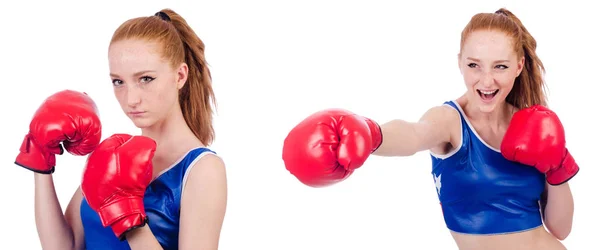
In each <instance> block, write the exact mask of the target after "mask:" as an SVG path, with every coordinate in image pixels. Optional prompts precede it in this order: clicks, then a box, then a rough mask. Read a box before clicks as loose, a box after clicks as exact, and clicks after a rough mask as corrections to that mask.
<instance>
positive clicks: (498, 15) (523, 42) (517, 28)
mask: <svg viewBox="0 0 600 250" xmlns="http://www.w3.org/2000/svg"><path fill="white" fill-rule="evenodd" d="M479 30H496V31H500V32H504V33H505V34H506V35H507V36H509V37H511V38H512V41H513V48H514V50H515V53H516V54H517V57H518V58H521V57H525V63H524V65H523V71H522V72H521V74H520V75H519V76H518V77H517V79H516V80H515V84H514V86H513V88H512V90H511V91H510V93H509V94H508V96H507V97H506V102H508V103H510V104H512V105H513V106H515V107H517V108H519V109H522V108H526V107H530V106H533V105H536V104H539V105H543V106H546V102H547V97H546V94H545V92H544V89H545V87H546V86H545V83H544V79H543V73H544V72H545V69H544V65H543V64H542V61H541V60H540V58H539V57H538V56H537V54H536V53H535V50H536V47H537V42H536V41H535V39H534V38H533V36H531V34H529V31H527V29H526V28H525V26H524V25H523V23H521V20H519V18H517V17H516V16H515V15H514V14H513V13H512V12H510V11H508V10H507V9H504V8H501V9H499V10H497V11H496V12H495V13H479V14H476V15H474V16H473V17H472V18H471V21H470V22H469V23H468V24H467V26H466V27H465V28H464V29H463V31H462V34H461V40H460V48H461V52H462V48H463V46H464V43H465V40H466V39H467V38H468V36H469V35H470V34H471V33H472V32H474V31H479Z"/></svg>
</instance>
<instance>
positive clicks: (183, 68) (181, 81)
mask: <svg viewBox="0 0 600 250" xmlns="http://www.w3.org/2000/svg"><path fill="white" fill-rule="evenodd" d="M188 73H189V69H188V66H187V64H186V63H181V64H180V65H179V67H178V68H177V80H176V82H177V89H181V88H183V86H184V85H185V83H186V82H187V78H188Z"/></svg>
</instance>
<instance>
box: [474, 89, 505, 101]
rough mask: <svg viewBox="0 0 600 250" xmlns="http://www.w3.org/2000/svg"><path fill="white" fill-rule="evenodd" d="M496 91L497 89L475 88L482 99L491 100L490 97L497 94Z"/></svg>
mask: <svg viewBox="0 0 600 250" xmlns="http://www.w3.org/2000/svg"><path fill="white" fill-rule="evenodd" d="M498 91H500V90H499V89H496V90H479V89H478V90H477V93H479V96H481V98H483V99H484V100H491V99H492V98H494V96H496V94H498Z"/></svg>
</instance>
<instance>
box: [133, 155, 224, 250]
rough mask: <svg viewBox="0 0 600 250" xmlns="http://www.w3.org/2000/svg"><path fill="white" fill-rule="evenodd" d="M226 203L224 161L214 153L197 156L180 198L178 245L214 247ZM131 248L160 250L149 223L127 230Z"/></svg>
mask: <svg viewBox="0 0 600 250" xmlns="http://www.w3.org/2000/svg"><path fill="white" fill-rule="evenodd" d="M226 203H227V181H226V176H225V164H224V163H223V161H222V160H221V158H219V157H217V156H215V155H207V156H204V157H203V158H202V159H200V160H199V161H198V162H197V163H196V164H195V165H194V166H192V170H190V173H189V176H188V177H187V182H186V183H185V187H184V192H183V194H182V197H181V216H180V218H179V221H180V224H179V248H180V249H198V250H216V249H218V247H219V238H220V234H221V226H222V224H223V220H224V217H225V207H226ZM127 242H128V243H129V246H130V247H131V249H133V250H136V249H145V250H146V249H162V247H161V246H160V243H159V242H158V241H157V240H156V237H155V236H154V235H153V234H152V231H151V230H150V228H149V227H148V226H144V227H140V228H137V229H134V230H132V231H131V232H129V233H127Z"/></svg>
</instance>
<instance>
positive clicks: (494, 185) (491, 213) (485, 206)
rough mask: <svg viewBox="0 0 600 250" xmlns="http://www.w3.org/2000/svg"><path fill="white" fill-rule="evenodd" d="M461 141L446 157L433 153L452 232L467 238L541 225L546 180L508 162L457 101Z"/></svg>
mask: <svg viewBox="0 0 600 250" xmlns="http://www.w3.org/2000/svg"><path fill="white" fill-rule="evenodd" d="M444 104H445V105H449V106H451V107H453V108H454V109H456V111H457V112H458V113H459V114H460V118H461V124H462V140H461V141H462V142H461V144H460V146H459V147H457V148H455V149H454V150H453V151H451V152H449V153H448V154H446V155H437V154H435V153H433V152H430V154H431V160H432V174H433V180H434V183H435V186H436V189H437V192H438V197H439V200H440V204H441V206H442V212H443V216H444V220H445V222H446V225H447V227H448V229H450V230H452V231H455V232H458V233H466V234H504V233H514V232H520V231H526V230H530V229H533V228H536V227H538V226H541V225H542V219H541V213H540V205H539V202H538V201H539V200H540V198H541V195H542V192H543V191H544V188H545V183H546V182H545V177H544V175H543V174H542V173H540V172H539V171H537V169H535V168H533V167H530V166H526V165H522V164H519V163H517V162H512V161H509V160H507V159H505V158H504V157H503V156H502V154H501V153H500V151H499V150H498V149H494V148H492V147H491V146H489V145H488V144H487V143H486V142H485V141H483V140H482V139H481V138H480V137H479V135H478V134H477V132H476V131H475V129H474V128H473V126H471V123H470V122H469V120H468V119H467V117H466V116H465V113H464V112H463V110H462V108H461V107H460V106H459V105H458V104H457V103H456V102H454V101H448V102H445V103H444Z"/></svg>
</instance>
